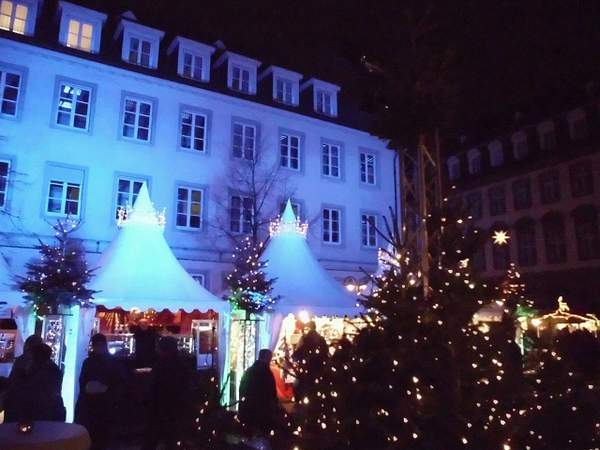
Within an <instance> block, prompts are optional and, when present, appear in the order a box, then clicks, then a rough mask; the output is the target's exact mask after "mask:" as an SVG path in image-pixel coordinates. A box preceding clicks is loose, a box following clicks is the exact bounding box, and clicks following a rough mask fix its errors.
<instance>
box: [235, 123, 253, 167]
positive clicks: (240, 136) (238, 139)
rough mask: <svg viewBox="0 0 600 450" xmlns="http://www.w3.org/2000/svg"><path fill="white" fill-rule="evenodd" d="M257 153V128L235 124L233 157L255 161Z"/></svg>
mask: <svg viewBox="0 0 600 450" xmlns="http://www.w3.org/2000/svg"><path fill="white" fill-rule="evenodd" d="M255 151H256V127H254V126H253V125H247V124H243V123H237V122H236V123H234V124H233V156H235V157H236V158H244V159H249V160H253V159H254V153H255Z"/></svg>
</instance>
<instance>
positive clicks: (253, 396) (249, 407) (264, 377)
mask: <svg viewBox="0 0 600 450" xmlns="http://www.w3.org/2000/svg"><path fill="white" fill-rule="evenodd" d="M272 358H273V353H272V352H271V350H268V349H262V350H261V351H260V352H259V353H258V360H256V362H255V363H254V364H252V366H250V367H249V368H248V370H246V372H245V373H244V375H243V376H242V380H241V382H240V406H239V413H240V421H241V422H242V424H244V426H245V427H246V428H247V430H248V431H249V432H250V433H256V432H259V433H262V434H268V433H269V432H270V431H271V429H272V428H273V425H274V421H275V418H276V413H277V409H278V400H277V390H276V387H275V377H274V376H273V372H271V367H270V364H271V359H272Z"/></svg>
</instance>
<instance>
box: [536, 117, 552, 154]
mask: <svg viewBox="0 0 600 450" xmlns="http://www.w3.org/2000/svg"><path fill="white" fill-rule="evenodd" d="M537 131H538V136H539V139H540V148H541V149H542V150H552V149H553V148H556V131H555V129H554V123H553V122H544V123H541V124H540V125H538V127H537Z"/></svg>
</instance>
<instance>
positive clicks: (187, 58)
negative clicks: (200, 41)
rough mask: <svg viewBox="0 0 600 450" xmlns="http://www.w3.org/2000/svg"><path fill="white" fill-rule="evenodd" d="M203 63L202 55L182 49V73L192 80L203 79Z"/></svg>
mask: <svg viewBox="0 0 600 450" xmlns="http://www.w3.org/2000/svg"><path fill="white" fill-rule="evenodd" d="M203 65H204V61H203V58H202V56H200V55H196V54H194V53H192V52H189V51H185V50H184V51H183V72H182V75H183V76H184V77H186V78H191V79H192V80H198V81H202V79H203Z"/></svg>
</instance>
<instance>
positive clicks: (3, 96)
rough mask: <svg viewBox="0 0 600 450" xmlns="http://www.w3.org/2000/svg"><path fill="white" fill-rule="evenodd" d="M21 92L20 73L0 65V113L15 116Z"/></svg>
mask: <svg viewBox="0 0 600 450" xmlns="http://www.w3.org/2000/svg"><path fill="white" fill-rule="evenodd" d="M20 93H21V74H19V73H17V72H15V71H13V70H6V69H4V68H3V67H1V66H0V102H1V104H0V115H2V116H12V117H16V115H17V108H18V102H19V95H20Z"/></svg>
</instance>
